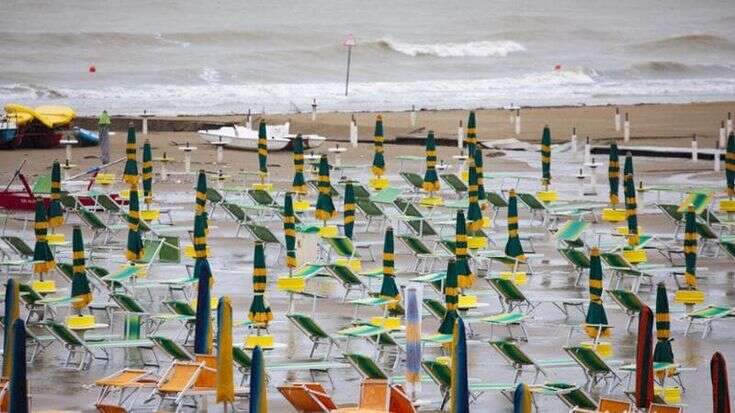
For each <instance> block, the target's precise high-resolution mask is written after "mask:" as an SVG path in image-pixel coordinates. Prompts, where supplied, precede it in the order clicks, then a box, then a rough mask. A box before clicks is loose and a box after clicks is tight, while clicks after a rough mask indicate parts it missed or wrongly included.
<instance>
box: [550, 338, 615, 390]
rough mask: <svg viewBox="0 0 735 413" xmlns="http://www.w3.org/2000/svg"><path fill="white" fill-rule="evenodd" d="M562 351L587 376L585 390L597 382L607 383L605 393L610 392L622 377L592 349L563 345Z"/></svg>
mask: <svg viewBox="0 0 735 413" xmlns="http://www.w3.org/2000/svg"><path fill="white" fill-rule="evenodd" d="M564 351H565V352H566V353H567V354H568V355H569V357H571V358H572V360H574V361H575V362H576V363H577V364H578V365H579V367H581V368H582V371H584V375H585V377H586V378H587V391H590V389H591V388H592V387H595V386H597V385H598V384H599V383H601V382H604V383H605V384H607V390H606V392H607V393H610V392H612V391H613V389H615V387H616V386H617V385H619V384H621V383H622V379H621V378H620V376H619V375H618V373H616V372H615V370H613V368H612V367H610V365H608V363H607V362H606V361H605V360H603V359H602V358H601V357H600V356H599V355H598V354H597V353H596V352H595V351H594V350H592V349H590V348H587V347H581V346H574V347H564Z"/></svg>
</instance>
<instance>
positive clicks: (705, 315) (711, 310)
mask: <svg viewBox="0 0 735 413" xmlns="http://www.w3.org/2000/svg"><path fill="white" fill-rule="evenodd" d="M686 317H687V318H688V319H689V323H688V324H687V328H686V330H685V331H684V335H685V336H686V335H688V334H689V331H691V329H692V327H693V326H694V325H695V324H701V325H703V327H704V328H703V330H702V338H705V337H707V334H709V333H710V331H711V330H712V322H714V321H716V320H721V319H724V318H732V317H735V308H733V307H725V306H716V305H708V306H707V307H705V308H701V309H699V310H695V311H692V312H690V313H688V314H687V315H686Z"/></svg>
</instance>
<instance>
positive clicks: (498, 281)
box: [487, 277, 588, 317]
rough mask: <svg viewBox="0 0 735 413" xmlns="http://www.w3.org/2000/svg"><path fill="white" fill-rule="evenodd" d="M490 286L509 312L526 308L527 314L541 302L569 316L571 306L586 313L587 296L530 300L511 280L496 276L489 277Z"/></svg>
mask: <svg viewBox="0 0 735 413" xmlns="http://www.w3.org/2000/svg"><path fill="white" fill-rule="evenodd" d="M487 280H488V282H489V283H490V286H491V287H492V288H493V290H495V292H496V293H498V298H499V299H500V304H501V306H502V307H503V309H504V310H505V311H507V312H513V311H514V310H515V309H523V308H525V309H526V311H525V312H526V314H528V315H530V314H531V313H533V312H534V311H535V310H536V309H537V308H538V307H539V305H541V304H545V303H550V304H552V305H553V306H554V307H556V308H557V309H558V310H559V311H561V312H562V314H564V316H565V317H569V308H576V309H578V310H579V311H580V312H582V314H584V313H585V310H584V305H585V304H586V303H587V301H588V299H586V298H544V299H539V300H533V301H532V300H530V299H529V298H528V297H526V295H525V294H523V292H522V291H521V290H520V288H518V286H517V285H515V284H514V283H513V281H511V280H506V279H504V278H500V277H495V278H488V279H487Z"/></svg>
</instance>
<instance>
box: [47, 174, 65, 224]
mask: <svg viewBox="0 0 735 413" xmlns="http://www.w3.org/2000/svg"><path fill="white" fill-rule="evenodd" d="M62 225H64V211H62V210H61V166H60V165H59V161H54V163H53V165H52V166H51V202H50V203H49V206H48V227H49V228H58V227H60V226H62Z"/></svg>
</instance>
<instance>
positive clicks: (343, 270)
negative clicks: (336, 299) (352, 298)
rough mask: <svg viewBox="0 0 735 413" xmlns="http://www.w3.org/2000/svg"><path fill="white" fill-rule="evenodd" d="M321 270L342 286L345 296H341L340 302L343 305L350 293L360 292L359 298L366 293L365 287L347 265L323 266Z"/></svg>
mask: <svg viewBox="0 0 735 413" xmlns="http://www.w3.org/2000/svg"><path fill="white" fill-rule="evenodd" d="M323 268H324V269H325V270H326V272H327V274H329V275H330V276H331V277H333V278H334V279H336V280H337V281H339V282H340V283H341V284H342V287H343V288H344V289H345V295H344V296H342V302H343V303H344V302H345V301H346V300H347V297H349V295H350V293H351V292H352V291H354V290H357V291H359V292H360V296H362V295H364V293H365V292H367V286H366V285H365V284H364V283H363V282H362V281H361V280H360V278H359V277H358V276H357V274H355V273H354V271H352V269H351V268H350V267H349V266H347V265H340V264H329V265H324V266H323Z"/></svg>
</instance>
